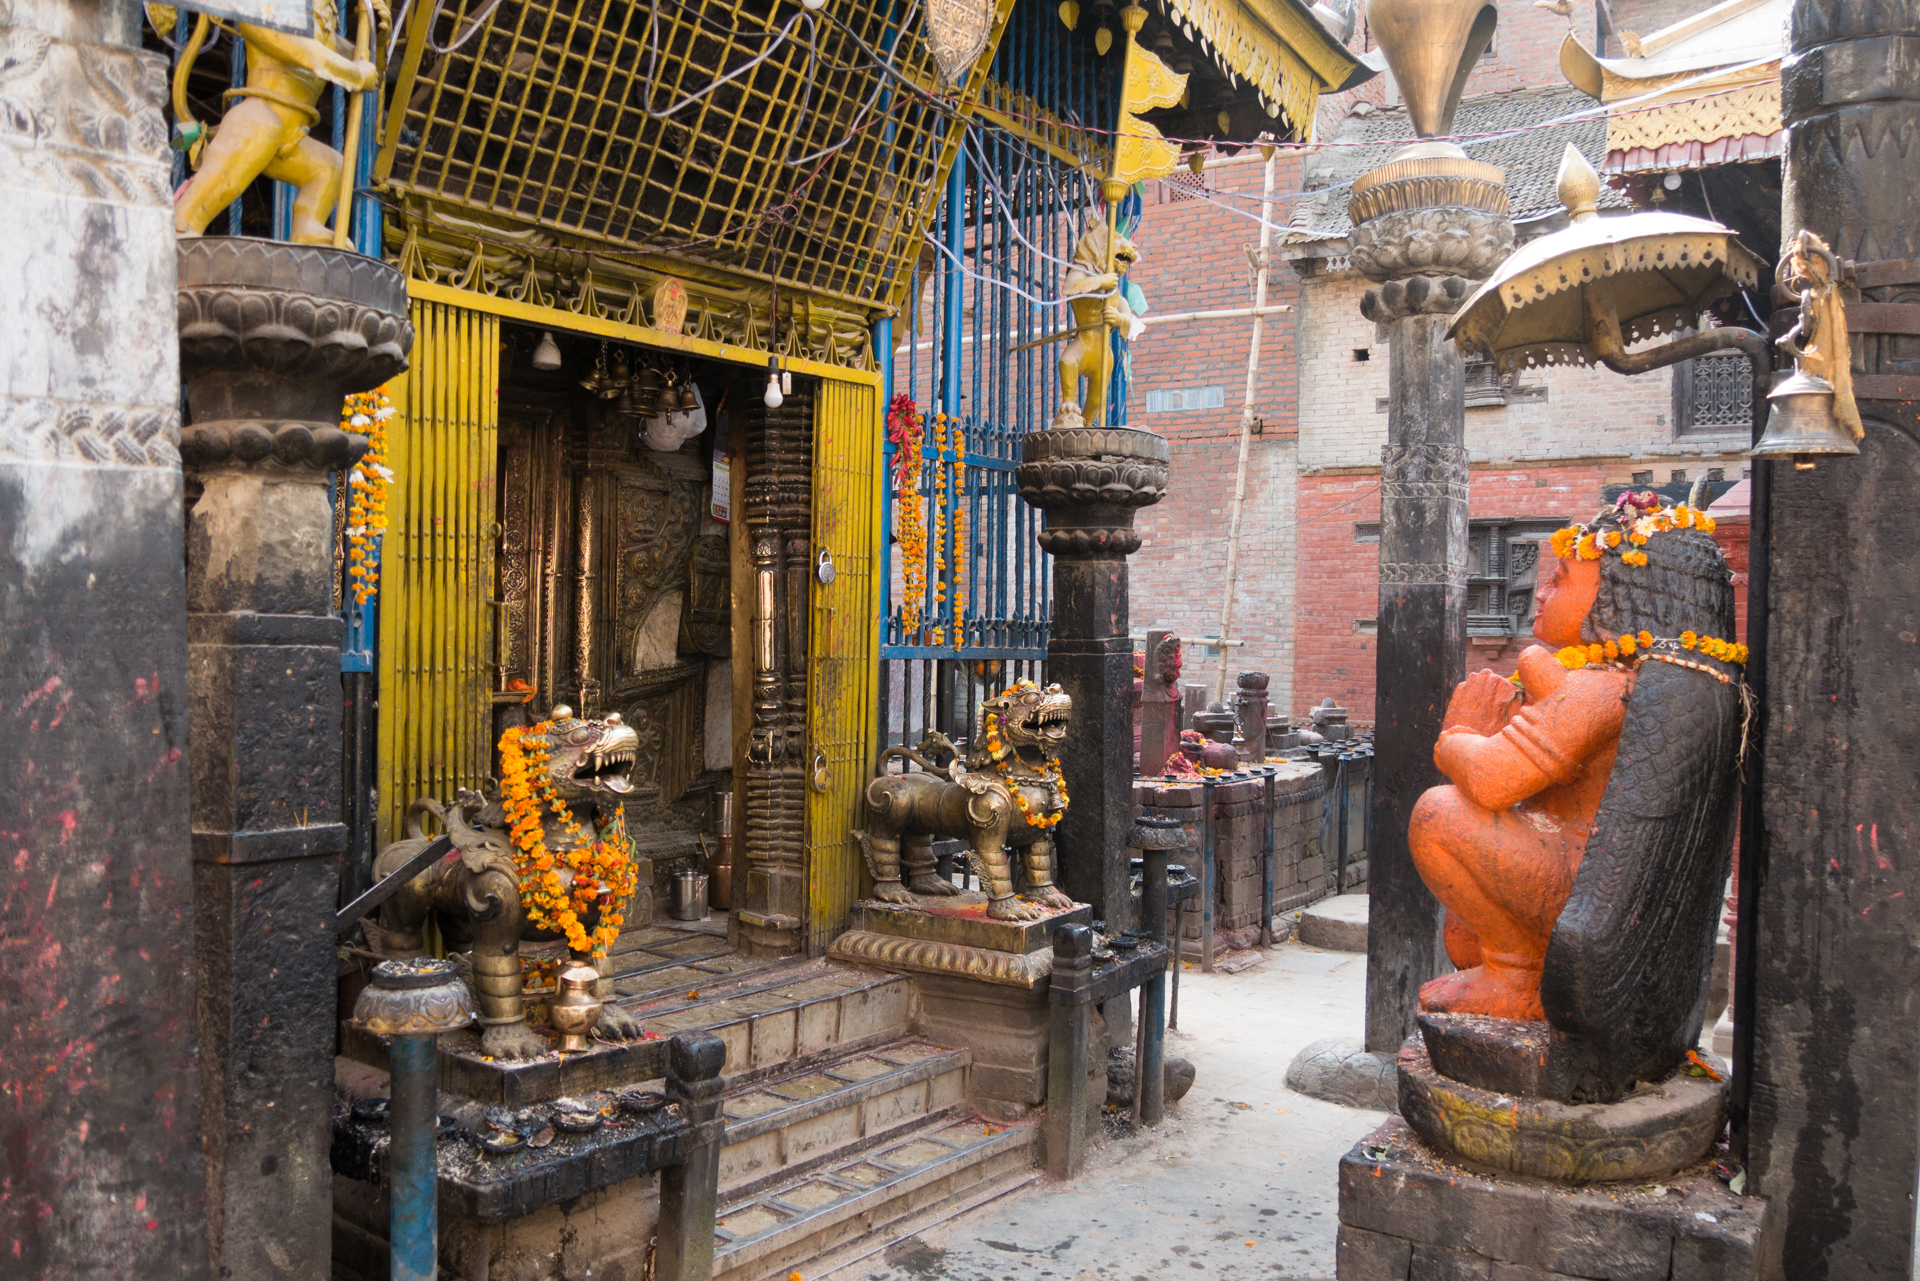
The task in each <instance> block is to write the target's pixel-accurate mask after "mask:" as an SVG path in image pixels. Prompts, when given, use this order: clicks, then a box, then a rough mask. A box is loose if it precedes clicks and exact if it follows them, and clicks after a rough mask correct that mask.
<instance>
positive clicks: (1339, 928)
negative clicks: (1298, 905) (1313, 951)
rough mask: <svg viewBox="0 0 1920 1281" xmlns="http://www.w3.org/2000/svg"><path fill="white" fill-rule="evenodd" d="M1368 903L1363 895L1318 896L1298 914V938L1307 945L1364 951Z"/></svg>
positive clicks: (1345, 950)
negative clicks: (1316, 899) (1317, 900)
mask: <svg viewBox="0 0 1920 1281" xmlns="http://www.w3.org/2000/svg"><path fill="white" fill-rule="evenodd" d="M1369 902H1370V900H1369V899H1368V897H1367V896H1366V895H1365V894H1336V895H1334V896H1333V897H1332V898H1323V899H1321V900H1320V901H1319V902H1318V903H1315V904H1314V905H1313V906H1312V907H1309V908H1307V909H1306V910H1305V911H1303V912H1301V913H1300V925H1299V929H1298V936H1299V939H1300V941H1301V942H1302V943H1305V944H1306V945H1307V946H1308V947H1320V948H1325V949H1327V950H1328V951H1332V952H1364V951H1366V950H1367V906H1368V903H1369Z"/></svg>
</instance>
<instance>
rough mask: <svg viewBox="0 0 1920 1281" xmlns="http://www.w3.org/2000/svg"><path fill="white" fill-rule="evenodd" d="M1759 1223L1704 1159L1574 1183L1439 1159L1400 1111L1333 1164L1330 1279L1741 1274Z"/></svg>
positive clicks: (1762, 1224) (1661, 1279) (1710, 1279)
mask: <svg viewBox="0 0 1920 1281" xmlns="http://www.w3.org/2000/svg"><path fill="white" fill-rule="evenodd" d="M1766 1229H1767V1203H1766V1202H1765V1201H1763V1200H1761V1199H1759V1198H1755V1197H1743V1196H1736V1195H1734V1194H1733V1193H1731V1192H1729V1191H1728V1190H1727V1188H1726V1186H1725V1185H1723V1184H1722V1183H1721V1182H1720V1181H1719V1180H1718V1179H1716V1178H1714V1177H1713V1174H1712V1173H1711V1170H1710V1169H1709V1167H1708V1166H1707V1165H1706V1163H1704V1162H1702V1163H1700V1164H1698V1165H1696V1166H1693V1167H1691V1168H1689V1169H1686V1170H1682V1171H1680V1172H1679V1173H1677V1174H1673V1175H1670V1176H1668V1177H1667V1178H1665V1179H1662V1180H1661V1181H1660V1182H1659V1183H1656V1184H1644V1185H1643V1184H1637V1183H1593V1184H1586V1185H1584V1186H1579V1187H1575V1186H1571V1185H1568V1184H1564V1183H1552V1182H1548V1181H1546V1180H1542V1179H1532V1178H1526V1177H1524V1176H1520V1175H1507V1174H1492V1173H1488V1172H1485V1171H1480V1170H1476V1169H1471V1168H1469V1167H1467V1166H1465V1165H1463V1164H1460V1163H1458V1162H1453V1161H1449V1160H1446V1159H1444V1158H1442V1157H1440V1156H1439V1155H1438V1154H1436V1153H1435V1152H1434V1150H1433V1149H1432V1148H1430V1147H1428V1146H1427V1145H1426V1144H1424V1143H1423V1142H1421V1140H1420V1139H1419V1137H1418V1136H1416V1135H1415V1134H1414V1133H1413V1132H1412V1130H1410V1129H1409V1128H1408V1127H1407V1125H1406V1123H1405V1122H1403V1121H1401V1120H1399V1119H1398V1118H1395V1119H1393V1120H1389V1121H1388V1122H1387V1123H1386V1124H1384V1125H1382V1126H1381V1127H1380V1128H1379V1129H1377V1130H1375V1131H1374V1132H1373V1133H1372V1134H1370V1135H1368V1136H1367V1137H1366V1138H1364V1139H1362V1140H1361V1141H1360V1142H1359V1143H1357V1144H1355V1145H1354V1147H1353V1149H1352V1150H1351V1151H1350V1152H1348V1153H1347V1155H1346V1156H1344V1157H1342V1158H1341V1160H1340V1241H1339V1253H1338V1259H1339V1263H1338V1277H1339V1281H1454V1279H1455V1278H1468V1277H1471V1278H1474V1279H1475V1281H1575V1279H1576V1278H1578V1279H1579V1281H1749V1279H1750V1278H1754V1277H1757V1276H1758V1275H1759V1254H1760V1241H1761V1237H1762V1235H1763V1233H1764V1232H1765V1231H1766Z"/></svg>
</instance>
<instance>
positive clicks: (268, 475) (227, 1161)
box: [179, 238, 413, 1281]
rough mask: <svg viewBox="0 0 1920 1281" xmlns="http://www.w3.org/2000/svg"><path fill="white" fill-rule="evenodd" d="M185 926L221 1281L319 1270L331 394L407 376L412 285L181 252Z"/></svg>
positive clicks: (328, 1194)
mask: <svg viewBox="0 0 1920 1281" xmlns="http://www.w3.org/2000/svg"><path fill="white" fill-rule="evenodd" d="M179 277H180V281H179V285H180V289H179V318H180V351H181V365H182V369H183V374H184V377H185V380H186V384H187V403H188V409H189V411H190V413H191V415H192V425H191V426H189V427H187V428H186V429H185V430H184V431H183V432H182V433H181V443H180V453H181V456H182V458H183V459H184V460H185V462H186V464H187V478H188V485H189V499H190V501H191V503H192V509H191V515H190V523H189V527H188V532H187V629H188V637H189V641H190V645H189V656H188V687H189V692H190V696H191V699H192V703H191V709H190V710H191V715H190V737H189V743H190V753H191V760H192V764H193V859H194V926H195V929H194V933H195V952H196V968H197V973H198V980H199V992H198V997H199V1019H198V1023H199V1031H200V1089H201V1096H202V1099H203V1101H204V1106H205V1114H206V1154H207V1180H206V1193H207V1213H208V1218H209V1223H208V1233H207V1235H208V1240H209V1243H210V1245H211V1249H212V1255H213V1267H214V1274H215V1275H216V1276H221V1277H226V1276H231V1277H248V1278H275V1279H277V1278H309V1279H311V1281H325V1278H327V1277H328V1276H330V1275H331V1272H330V1266H329V1265H330V1260H331V1256H332V1252H331V1240H332V1221H333V1210H332V1207H333V1190H332V1189H333V1175H332V1170H331V1168H330V1166H329V1163H328V1155H327V1154H328V1148H329V1145H330V1143H331V1140H332V1130H331V1112H332V1106H333V1090H332V1081H333V1048H334V1040H335V1030H334V1022H335V1002H336V999H337V998H336V991H335V955H334V940H333V929H332V917H333V911H334V907H335V898H336V894H337V891H338V879H339V871H340V868H339V860H340V856H341V854H342V853H343V852H344V851H345V849H346V845H347V833H346V827H345V825H344V824H343V823H342V822H341V809H340V805H341V796H340V719H341V718H340V638H341V632H342V628H343V623H342V621H341V619H340V616H339V615H338V614H336V613H334V607H333V512H332V508H331V505H330V503H329V501H328V494H327V473H328V471H330V470H332V471H338V472H341V473H343V474H344V472H345V471H346V469H347V468H348V466H349V465H350V464H351V463H352V462H354V461H356V460H357V459H358V458H359V456H360V455H361V454H363V453H365V452H366V438H365V437H364V436H360V435H349V434H348V433H346V432H343V431H342V430H341V429H340V426H339V422H340V409H341V402H342V399H343V397H344V396H345V395H346V394H347V393H349V392H354V391H361V390H365V389H366V388H369V387H375V386H378V385H379V384H380V383H383V382H385V381H386V380H387V379H388V378H389V377H392V376H393V375H394V374H397V373H399V372H400V371H401V370H402V369H404V368H405V367H406V356H407V351H408V348H409V347H410V346H411V345H412V340H413V329H412V326H411V324H409V323H408V321H407V318H406V317H407V287H406V282H405V281H404V280H403V279H402V278H401V276H400V274H399V273H398V272H397V271H395V270H393V269H392V268H391V267H388V266H386V265H385V264H383V263H379V262H376V261H375V260H373V259H371V258H364V257H361V256H360V255H358V254H353V253H347V252H345V251H343V250H336V249H324V248H315V247H313V246H310V245H291V244H277V243H274V242H271V241H263V240H249V239H241V238H234V239H227V238H206V239H201V240H185V241H182V242H181V244H180V250H179Z"/></svg>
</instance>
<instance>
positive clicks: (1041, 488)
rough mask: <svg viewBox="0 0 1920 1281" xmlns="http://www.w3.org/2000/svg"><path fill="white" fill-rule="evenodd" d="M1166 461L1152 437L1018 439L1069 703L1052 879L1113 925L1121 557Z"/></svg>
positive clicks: (1121, 786)
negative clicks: (1066, 797)
mask: <svg viewBox="0 0 1920 1281" xmlns="http://www.w3.org/2000/svg"><path fill="white" fill-rule="evenodd" d="M1169 458H1170V455H1169V454H1168V451H1167V442H1166V441H1165V440H1163V439H1162V438H1161V437H1159V436H1156V435H1154V434H1153V433H1152V432H1146V431H1132V430H1129V429H1127V428H1123V427H1109V428H1092V427H1079V428H1066V429H1050V430H1047V431H1036V432H1030V433H1029V434H1028V435H1027V436H1026V437H1025V438H1024V439H1023V440H1022V441H1021V443H1020V459H1021V461H1020V465H1019V467H1018V468H1017V469H1016V470H1015V473H1014V475H1015V479H1016V481H1017V483H1018V484H1019V486H1020V497H1021V498H1023V499H1025V500H1026V501H1027V502H1028V503H1030V504H1031V505H1033V506H1035V507H1038V508H1040V509H1041V510H1042V511H1043V512H1045V513H1046V528H1045V529H1043V530H1042V531H1041V532H1040V535H1039V538H1040V546H1041V549H1042V550H1044V551H1046V552H1047V553H1049V554H1050V555H1052V557H1053V619H1052V626H1051V629H1050V630H1049V632H1048V634H1047V676H1048V679H1049V680H1052V681H1056V682H1058V683H1059V685H1060V687H1061V688H1062V689H1064V690H1065V691H1066V692H1067V693H1068V694H1069V695H1071V696H1072V698H1073V732H1072V733H1070V734H1069V735H1068V736H1067V741H1066V743H1065V744H1064V745H1063V746H1062V749H1061V752H1060V769H1061V773H1062V776H1063V777H1064V778H1065V780H1066V784H1067V791H1068V793H1069V794H1070V795H1071V796H1072V797H1073V803H1072V805H1071V806H1069V807H1068V809H1067V815H1066V818H1065V819H1064V820H1062V822H1061V824H1060V826H1059V827H1058V828H1057V829H1055V844H1056V849H1057V851H1058V852H1057V854H1056V856H1055V858H1056V861H1057V864H1058V870H1057V872H1056V875H1055V881H1056V883H1057V884H1058V885H1059V886H1060V888H1061V889H1062V890H1064V891H1065V892H1066V893H1067V894H1068V895H1069V896H1070V897H1072V898H1073V899H1075V900H1077V901H1079V902H1084V903H1088V904H1091V905H1092V907H1093V916H1094V919H1095V920H1100V921H1105V922H1106V923H1107V925H1108V926H1109V927H1110V928H1111V929H1113V930H1119V929H1121V928H1122V927H1124V926H1129V925H1132V924H1133V922H1131V921H1127V920H1119V919H1115V918H1116V917H1117V916H1121V915H1124V914H1125V912H1126V908H1127V905H1128V902H1129V899H1128V892H1127V880H1128V859H1127V841H1128V839H1129V836H1130V834H1131V832H1132V829H1133V797H1132V784H1133V750H1132V746H1133V731H1132V721H1133V710H1132V701H1133V697H1132V690H1133V642H1132V641H1131V640H1130V639H1129V638H1128V630H1127V629H1128V623H1127V557H1128V556H1129V555H1131V554H1132V553H1133V552H1135V551H1137V550H1139V547H1140V535H1138V534H1136V533H1135V532H1134V530H1133V516H1134V513H1135V512H1136V511H1137V510H1139V509H1140V508H1142V507H1148V506H1151V505H1153V504H1154V503H1157V502H1159V501H1160V499H1161V496H1162V495H1164V494H1165V493H1166V488H1167V472H1168V462H1169Z"/></svg>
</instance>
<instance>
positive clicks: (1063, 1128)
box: [1046, 925, 1093, 1179]
mask: <svg viewBox="0 0 1920 1281" xmlns="http://www.w3.org/2000/svg"><path fill="white" fill-rule="evenodd" d="M1092 978H1093V931H1092V930H1090V929H1088V928H1087V927H1086V926H1084V925H1062V926H1061V927H1060V928H1059V929H1057V930H1055V931H1054V932H1053V977H1052V982H1051V985H1050V986H1049V988H1048V990H1047V1000H1048V1001H1049V1002H1050V1003H1051V1006H1052V1012H1053V1033H1052V1040H1051V1042H1050V1043H1049V1044H1048V1046H1047V1136H1046V1138H1047V1173H1048V1174H1051V1175H1052V1176H1053V1177H1054V1178H1056V1179H1071V1178H1072V1177H1073V1176H1074V1175H1076V1174H1078V1173H1080V1171H1081V1169H1082V1167H1084V1166H1085V1165H1086V1163H1087V1047H1088V1045H1089V1043H1090V1041H1091V1039H1092V1032H1091V1030H1090V1024H1091V1022H1092V1016H1091V1005H1092V1000H1093V994H1092V991H1091V986H1090V985H1091V980H1092Z"/></svg>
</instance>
